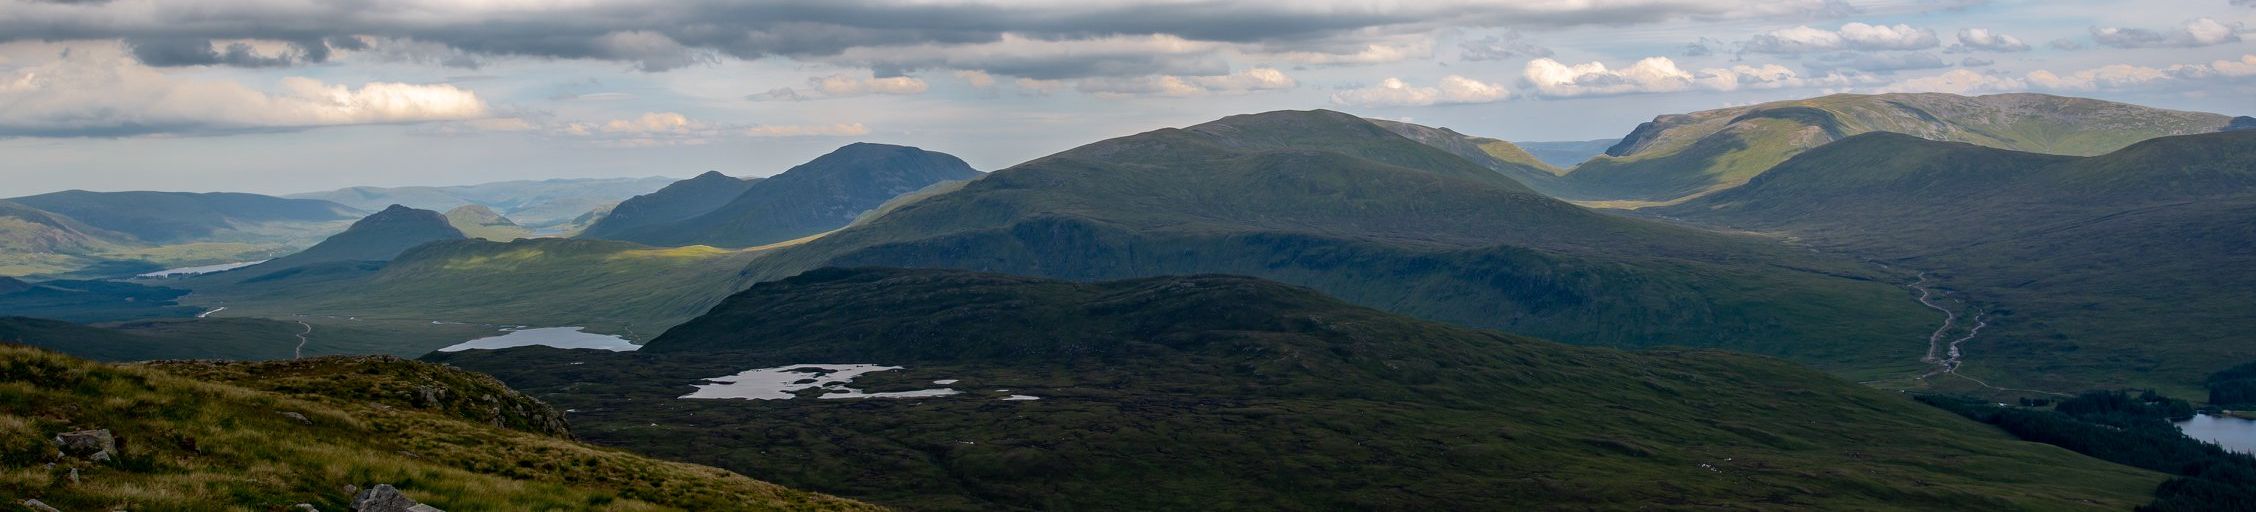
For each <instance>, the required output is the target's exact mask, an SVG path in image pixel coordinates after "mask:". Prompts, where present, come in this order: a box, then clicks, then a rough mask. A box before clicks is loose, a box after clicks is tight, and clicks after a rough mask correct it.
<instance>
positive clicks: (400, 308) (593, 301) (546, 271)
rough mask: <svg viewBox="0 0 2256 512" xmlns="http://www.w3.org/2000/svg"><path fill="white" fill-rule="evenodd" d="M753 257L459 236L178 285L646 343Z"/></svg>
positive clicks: (323, 309) (253, 301)
mask: <svg viewBox="0 0 2256 512" xmlns="http://www.w3.org/2000/svg"><path fill="white" fill-rule="evenodd" d="M755 254H756V253H752V252H746V251H729V250H722V249H714V248H711V247H682V248H654V247H649V246H644V245H637V244H631V243H625V242H611V241H603V240H569V239H555V238H537V239H525V240H518V241H515V242H508V243H497V242H487V241H483V240H464V241H454V242H442V243H433V244H428V245H424V246H421V247H417V248H415V249H413V250H410V251H407V252H406V253H403V254H401V255H400V256H399V257H398V258H396V259H394V260H393V261H391V262H390V263H387V264H382V265H359V264H352V265H335V264H333V265H317V266H312V267H305V268H303V269H301V270H299V271H295V272H287V271H286V272H278V273H275V274H271V275H269V276H262V277H261V278H259V279H252V280H245V281H240V282H235V281H223V280H190V281H187V282H186V284H185V286H189V287H191V288H192V289H194V290H195V292H196V294H195V296H194V297H192V298H191V300H192V301H194V302H195V303H197V304H202V305H212V306H227V307H228V310H227V311H226V313H225V314H228V315H246V316H264V317H271V318H290V317H293V316H294V315H301V314H303V315H329V316H351V317H357V318H361V319H365V320H390V321H403V322H407V323H427V322H432V321H445V322H463V323H484V324H500V325H534V326H583V327H587V328H588V329H589V330H590V331H595V332H603V333H610V334H619V335H625V336H628V337H630V338H634V339H649V338H650V337H652V336H656V335H658V333H659V332H660V331H663V330H664V329H665V328H666V327H670V326H673V325H674V324H677V323H680V322H681V321H683V320H687V319H689V318H691V317H694V316H696V315H698V314H699V313H703V312H704V311H705V308H707V307H710V306H712V304H713V303H714V302H717V301H719V300H720V299H721V298H722V297H725V296H727V295H728V294H729V293H731V292H734V291H735V290H736V289H735V288H734V286H735V285H734V280H733V279H731V278H730V276H732V275H734V273H735V272H736V271H737V270H739V269H741V268H743V266H744V265H745V263H746V261H747V260H749V259H750V258H752V257H753V256H754V255H755ZM458 341H459V340H458ZM442 346H443V345H442ZM431 348H437V347H425V348H423V350H429V349H431ZM386 353H397V352H393V351H386Z"/></svg>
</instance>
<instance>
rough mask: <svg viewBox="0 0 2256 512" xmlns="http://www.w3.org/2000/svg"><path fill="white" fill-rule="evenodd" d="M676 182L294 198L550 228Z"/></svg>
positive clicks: (582, 182) (518, 184)
mask: <svg viewBox="0 0 2256 512" xmlns="http://www.w3.org/2000/svg"><path fill="white" fill-rule="evenodd" d="M672 181H673V180H671V179H667V178H659V177H650V178H588V179H553V180H539V181H504V182H496V183H483V184H478V185H460V186H445V187H389V188H387V187H352V188H345V189H338V190H332V191H327V192H311V193H305V194H293V195H291V196H290V197H300V198H310V199H324V200H329V201H335V202H338V203H342V204H345V205H348V206H352V207H355V208H359V209H362V210H369V211H375V210H379V209H383V208H384V207H385V206H388V205H394V204H398V205H403V206H407V207H409V208H416V209H422V210H431V211H440V212H443V211H448V210H452V209H454V208H456V207H460V206H463V205H470V204H476V205H481V206H485V207H488V208H492V209H493V210H494V211H496V212H499V213H501V214H503V215H507V216H509V218H511V219H514V220H515V221H517V222H518V223H520V224H521V225H524V226H529V227H550V226H555V225H560V224H564V223H566V222H569V221H570V220H572V219H573V218H575V217H578V216H580V215H582V214H585V213H587V212H589V211H593V210H596V209H600V208H604V207H606V206H608V205H610V204H614V203H617V202H619V201H623V200H626V199H627V198H629V197H634V196H636V195H640V194H648V193H650V192H652V191H655V190H658V188H659V187H664V186H666V184H667V183H671V182H672Z"/></svg>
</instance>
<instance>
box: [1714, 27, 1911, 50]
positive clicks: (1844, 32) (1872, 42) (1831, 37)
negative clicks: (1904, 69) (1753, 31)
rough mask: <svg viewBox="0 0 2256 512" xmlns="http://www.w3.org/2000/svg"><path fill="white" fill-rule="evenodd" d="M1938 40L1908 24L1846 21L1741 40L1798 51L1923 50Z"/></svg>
mask: <svg viewBox="0 0 2256 512" xmlns="http://www.w3.org/2000/svg"><path fill="white" fill-rule="evenodd" d="M1939 44H1941V41H1940V40H1939V39H1938V38H1937V37H1936V36H1935V31H1933V30H1929V29H1924V28H1918V27H1913V26H1910V25H1901V24H1898V25H1869V24H1864V23H1849V24H1845V25H1841V29H1840V30H1826V29H1821V28H1812V27H1809V26H1806V25H1805V26H1799V27H1793V28H1787V29H1780V30H1773V31H1770V32H1766V33H1762V34H1757V35H1755V37H1753V38H1751V39H1748V40H1747V41H1746V42H1743V43H1740V49H1741V50H1742V51H1746V52H1751V53H1775V54H1799V53H1812V52H1825V51H1836V50H1868V51H1869V50H1924V49H1928V48H1934V47H1936V46H1937V45H1939Z"/></svg>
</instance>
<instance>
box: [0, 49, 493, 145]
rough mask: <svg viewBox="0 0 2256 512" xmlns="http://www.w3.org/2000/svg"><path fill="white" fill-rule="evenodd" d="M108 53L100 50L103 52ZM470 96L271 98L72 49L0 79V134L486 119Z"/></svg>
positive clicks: (324, 93) (451, 90) (436, 91)
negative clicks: (53, 58) (54, 58)
mask: <svg viewBox="0 0 2256 512" xmlns="http://www.w3.org/2000/svg"><path fill="white" fill-rule="evenodd" d="M105 50H107V51H105ZM487 114H488V107H487V106H486V103H485V101H484V100H482V99H480V98H479V97H478V95H477V93H475V92H472V91H470V90H467V89H462V88H458V87H455V86H453V85H447V84H408V83H397V82H371V83H365V84H361V85H359V86H357V87H355V86H348V85H343V84H330V83H325V82H322V81H319V80H314V79H311V78H302V77H290V78H284V79H282V80H281V82H280V84H279V87H277V88H276V89H275V90H271V91H269V90H259V89H254V88H252V87H250V86H246V85H243V84H240V83H236V82H230V81H222V80H203V79H195V78H189V77H183V76H178V75H174V74H169V73H165V72H162V71H158V70H156V69H153V68H150V67H148V66H144V65H141V64H139V63H138V62H135V61H133V60H131V59H129V58H127V57H126V56H125V55H123V54H122V53H121V52H118V51H115V49H80V50H78V51H73V52H67V53H64V54H63V56H62V57H60V58H58V59H56V60H52V61H48V62H45V63H41V64H37V65H31V66H25V67H20V68H17V69H14V70H11V71H5V72H0V136H6V135H22V136H124V135H138V134H149V133H176V134H197V133H224V132H236V131H256V130H287V129H303V128H312V127H321V126H341V125H356V124H385V123H416V122H427V121H446V120H462V119H474V118H480V117H486V116H487Z"/></svg>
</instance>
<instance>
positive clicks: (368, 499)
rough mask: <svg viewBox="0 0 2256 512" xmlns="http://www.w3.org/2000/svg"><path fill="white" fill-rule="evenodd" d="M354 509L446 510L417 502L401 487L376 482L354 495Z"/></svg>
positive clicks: (394, 511)
mask: <svg viewBox="0 0 2256 512" xmlns="http://www.w3.org/2000/svg"><path fill="white" fill-rule="evenodd" d="M352 510H353V511H354V512H446V511H443V510H439V509H438V507H433V506H430V505H425V504H422V503H417V502H415V499H414V498H409V497H407V495H406V494H401V493H400V492H399V489H394V488H392V486H391V484H376V486H375V487H370V488H368V490H366V491H361V493H360V494H359V495H357V496H353V500H352Z"/></svg>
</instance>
